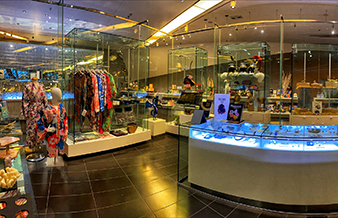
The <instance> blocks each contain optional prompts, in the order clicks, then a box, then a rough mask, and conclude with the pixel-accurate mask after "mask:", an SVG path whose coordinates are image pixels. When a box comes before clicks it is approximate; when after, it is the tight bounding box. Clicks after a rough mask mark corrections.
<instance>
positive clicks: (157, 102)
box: [146, 96, 162, 120]
mask: <svg viewBox="0 0 338 218" xmlns="http://www.w3.org/2000/svg"><path fill="white" fill-rule="evenodd" d="M152 107H153V110H152V111H151V112H150V114H151V116H153V119H154V120H156V117H157V114H158V108H161V107H162V104H161V101H160V100H159V99H158V96H156V97H155V98H153V100H152V102H149V100H148V101H147V102H146V108H152Z"/></svg>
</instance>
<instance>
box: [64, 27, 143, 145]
mask: <svg viewBox="0 0 338 218" xmlns="http://www.w3.org/2000/svg"><path fill="white" fill-rule="evenodd" d="M65 41H66V44H65V45H66V47H65V60H66V62H65V66H68V67H66V71H65V81H64V82H65V84H66V82H67V83H68V84H67V85H66V86H65V89H66V90H69V91H70V92H71V93H74V96H75V97H81V96H82V95H83V94H87V98H86V99H84V100H88V99H89V98H88V93H90V92H91V90H92V88H91V87H89V85H92V86H94V87H95V84H90V82H91V81H90V82H88V79H89V78H90V77H88V76H89V75H91V76H93V75H95V76H96V77H97V78H99V77H101V78H102V76H107V77H109V80H110V89H109V90H108V87H107V85H105V84H104V83H102V84H100V81H99V80H97V81H98V84H97V85H99V94H100V86H101V87H102V92H103V93H104V91H105V89H107V92H111V96H112V102H110V103H111V105H110V106H109V105H108V102H107V104H104V105H101V101H102V100H100V109H99V110H98V112H96V109H95V108H94V109H93V106H91V105H90V104H89V106H88V104H85V103H84V102H83V101H84V100H83V99H80V100H77V99H71V100H70V101H65V100H64V102H65V106H66V109H67V111H68V120H69V121H68V122H69V139H68V142H67V144H68V145H69V147H71V145H73V144H76V143H77V142H80V141H82V140H90V139H99V138H110V137H112V136H120V135H127V134H128V133H129V134H132V133H138V132H143V131H148V130H147V128H148V125H147V122H146V118H148V113H147V111H146V98H145V96H146V85H147V78H148V57H149V54H148V53H149V50H148V47H147V46H145V43H144V41H141V40H138V39H133V38H128V37H124V36H120V35H115V34H109V33H103V32H97V31H92V30H87V29H77V28H75V29H73V30H72V31H71V32H69V33H68V34H67V35H66V37H65ZM81 76H87V77H86V78H87V84H85V83H81V84H79V81H78V78H82V77H81ZM101 82H102V80H101ZM85 86H87V89H86V90H83V87H85ZM94 90H95V89H94ZM86 92H87V93H86ZM94 98H95V97H94ZM90 107H92V108H90ZM88 108H89V109H88ZM84 110H86V112H87V111H91V113H92V114H94V115H95V116H92V115H90V114H89V112H87V114H85V115H86V116H83V114H82V113H86V112H83V111H84ZM94 110H95V112H94ZM100 120H101V121H100ZM97 122H101V123H99V124H98V123H97ZM102 122H103V125H102ZM131 124H133V125H134V127H135V128H136V129H134V130H133V131H132V132H130V131H129V129H130V125H131ZM96 125H98V126H96ZM97 127H98V128H97ZM101 127H102V129H101ZM127 130H128V131H127ZM104 132H106V133H105V134H103V135H102V133H104ZM109 132H110V134H109ZM100 133H101V134H100Z"/></svg>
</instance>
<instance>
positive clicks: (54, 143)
mask: <svg viewBox="0 0 338 218" xmlns="http://www.w3.org/2000/svg"><path fill="white" fill-rule="evenodd" d="M40 117H41V119H40V120H39V121H38V126H39V130H40V131H43V132H44V134H43V135H42V138H43V139H44V138H45V139H46V140H47V143H48V156H49V157H57V156H58V153H60V154H64V145H65V141H66V140H67V137H68V117H67V113H66V109H65V108H64V107H63V105H62V104H59V103H58V104H57V106H55V105H51V104H49V105H47V106H46V107H45V108H44V109H43V110H41V111H40ZM48 127H54V128H55V131H54V132H47V129H48Z"/></svg>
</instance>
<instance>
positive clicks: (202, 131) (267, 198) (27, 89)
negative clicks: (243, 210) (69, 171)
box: [0, 0, 338, 213]
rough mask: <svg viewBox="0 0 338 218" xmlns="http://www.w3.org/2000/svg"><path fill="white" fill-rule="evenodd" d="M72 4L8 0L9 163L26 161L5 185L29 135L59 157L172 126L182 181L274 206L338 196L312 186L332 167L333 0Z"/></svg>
mask: <svg viewBox="0 0 338 218" xmlns="http://www.w3.org/2000/svg"><path fill="white" fill-rule="evenodd" d="M73 3H74V4H73ZM77 3H78V2H73V1H69V2H68V1H60V2H54V1H43V0H36V1H29V2H27V4H26V5H20V4H19V2H10V1H5V2H3V3H1V5H2V7H1V9H0V15H1V17H0V22H1V27H0V50H1V52H0V84H1V90H0V96H1V98H0V136H1V137H2V138H1V139H0V145H1V146H2V147H6V150H3V152H2V153H0V159H2V160H4V161H3V162H1V161H0V164H2V163H3V164H2V165H1V166H2V167H1V168H2V169H3V168H5V167H6V166H8V167H9V166H10V165H9V163H8V162H11V161H12V162H13V164H11V165H12V166H13V167H12V168H13V169H16V170H17V171H18V172H13V178H14V179H13V181H11V182H9V180H8V183H10V184H7V183H6V181H7V180H6V179H5V180H4V184H3V183H2V182H1V188H2V189H1V190H2V191H3V192H5V191H7V189H8V188H9V189H12V188H13V187H14V183H15V182H16V181H17V183H15V184H17V185H16V186H18V187H19V186H20V184H21V186H25V184H27V183H26V181H27V178H26V175H27V174H29V173H28V171H27V169H26V168H25V167H22V166H21V165H22V163H26V162H25V159H26V155H25V149H24V148H23V147H22V145H27V146H28V147H29V148H30V149H28V148H27V147H26V153H31V154H30V155H29V156H27V160H28V161H33V162H34V161H40V160H43V159H45V158H47V159H48V161H47V162H48V164H49V166H53V165H54V166H55V165H57V164H60V163H58V161H61V159H60V158H58V157H59V155H63V156H65V157H68V158H73V157H77V156H82V155H88V154H95V153H98V152H102V151H108V150H111V149H116V148H123V147H126V146H129V145H134V144H137V143H140V142H145V141H148V140H151V139H152V137H154V136H157V135H161V134H165V133H169V134H174V135H178V139H179V140H178V141H179V143H178V147H179V149H178V151H179V154H178V155H179V164H178V178H177V180H178V182H179V183H180V184H181V185H182V186H189V187H187V188H196V189H199V190H203V191H205V192H208V193H211V194H214V195H218V196H222V197H225V198H227V199H230V200H233V201H237V202H242V203H245V204H249V205H253V206H257V205H263V207H266V208H270V209H271V208H272V209H276V207H277V206H276V205H284V206H285V205H296V206H297V207H291V206H290V207H287V206H286V207H285V210H290V211H296V212H315V211H316V210H317V209H318V208H317V207H315V206H316V205H322V206H323V207H322V210H323V211H324V212H331V211H328V210H330V207H329V206H328V205H331V206H332V205H333V206H334V208H338V207H337V205H338V199H337V198H336V197H335V196H336V195H335V194H336V193H335V191H333V190H336V188H335V183H333V182H332V183H330V184H328V185H327V186H326V187H318V185H317V184H319V183H320V182H321V180H320V178H328V179H329V180H330V181H334V180H336V179H337V178H336V176H335V175H334V174H332V172H331V171H330V169H331V168H332V167H333V168H334V167H335V165H336V164H337V163H338V160H337V158H335V157H334V155H333V154H334V153H335V152H337V151H338V144H337V138H338V129H337V126H336V123H337V122H338V74H337V72H338V40H337V36H338V35H337V33H336V28H337V27H336V25H337V24H336V23H337V20H338V16H337V14H336V13H335V10H336V7H337V5H336V3H334V2H332V1H324V2H322V3H320V4H319V3H314V2H303V1H301V2H298V1H297V2H294V1H288V3H283V2H282V1H267V2H255V1H240V0H237V1H234V0H232V1H221V0H217V1H216V0H215V1H209V2H208V1H204V0H200V1H197V2H191V1H182V2H180V4H181V5H179V6H180V7H176V6H175V5H176V4H177V3H176V2H175V3H172V4H168V3H163V2H162V3H160V2H156V3H154V2H153V3H152V4H155V5H157V4H158V6H162V7H168V8H170V11H169V12H168V14H166V15H163V17H161V19H158V20H156V17H157V16H158V15H157V14H156V13H155V12H153V13H149V16H150V17H145V16H146V13H145V14H144V15H142V16H140V15H139V16H133V13H129V14H127V15H126V14H123V16H122V14H121V15H119V16H117V15H115V14H112V13H110V12H111V11H112V10H109V11H105V10H104V9H105V8H102V7H103V6H102V5H99V4H98V3H94V2H93V3H90V4H89V3H88V5H85V6H83V5H81V4H80V3H79V4H78V5H77ZM106 4H107V5H109V4H110V3H106ZM128 4H129V3H128ZM130 4H131V3H130ZM135 4H140V5H139V7H140V8H143V9H144V8H145V7H147V6H146V5H148V3H144V4H141V3H135ZM161 4H163V5H161ZM167 4H168V5H167ZM148 6H149V5H148ZM125 7H126V8H127V6H125ZM129 8H132V9H133V10H136V8H135V5H134V6H133V5H129ZM189 8H190V9H189ZM193 9H194V10H195V12H190V10H193ZM7 11H8V12H13V13H12V14H11V15H10V14H8V13H7ZM125 11H128V10H125ZM262 12H264V13H262ZM32 13H36V14H38V15H39V17H38V18H35V17H34V16H33V15H32ZM142 19H143V20H142ZM148 19H149V20H148ZM174 24H175V26H173V25H174ZM205 118H206V120H205ZM1 140H3V141H1ZM44 147H46V150H47V151H48V153H47V157H45V154H43V152H41V151H42V150H44ZM10 148H11V149H10ZM17 148H19V149H17ZM6 158H7V159H6ZM19 159H20V161H19ZM21 159H22V163H21ZM6 161H7V162H6ZM239 162H241V163H243V164H240V165H238V164H236V163H239ZM318 163H321V164H318ZM48 164H47V165H48ZM249 166H250V167H249ZM308 166H311V169H310V168H308ZM292 168H293V170H291V169H292ZM9 169H10V168H9ZM25 169H26V171H25ZM210 169H212V170H210ZM290 170H291V171H292V172H291V171H290ZM310 171H312V172H310ZM236 172H241V173H236ZM247 172H254V173H247ZM313 172H315V173H317V174H318V177H316V178H312V177H311V178H310V176H309V175H313ZM7 173H8V170H7ZM229 174H231V175H234V176H232V177H231V178H232V179H229V178H228V175H229ZM0 175H2V172H1V171H0ZM253 175H260V176H253ZM28 178H29V177H28ZM262 178H265V179H262ZM286 178H292V179H291V180H292V181H293V183H294V184H293V186H292V187H290V186H288V184H290V181H289V180H288V179H286ZM25 179H26V180H25ZM263 180H264V181H263ZM219 181H222V182H219ZM305 181H308V183H306V184H304V183H305ZM12 183H13V184H12ZM187 184H188V185H187ZM295 184H297V185H295ZM276 186H278V188H277V189H276ZM242 187H247V188H246V189H243V188H242ZM14 189H15V188H14ZM22 190H24V191H22ZM29 190H30V189H29V188H27V187H26V188H23V189H21V191H20V192H21V194H22V195H24V196H25V197H26V199H28V201H29V202H30V201H31V199H33V198H34V195H33V193H30V192H29ZM252 190H255V191H252ZM272 193H274V194H273V196H272V195H271V194H272ZM297 193H298V194H297ZM304 193H306V194H304ZM27 196H28V197H27ZM318 196H320V197H318ZM303 206H305V207H306V208H307V209H306V210H305V209H304V207H303ZM30 207H31V208H34V203H33V204H32V205H30V204H27V208H28V209H26V210H30V209H29V208H30ZM278 209H280V208H278ZM32 210H34V209H32ZM9 213H10V212H9Z"/></svg>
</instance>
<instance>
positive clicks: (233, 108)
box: [228, 103, 243, 123]
mask: <svg viewBox="0 0 338 218" xmlns="http://www.w3.org/2000/svg"><path fill="white" fill-rule="evenodd" d="M242 112H243V105H242V104H231V103H230V105H229V112H228V120H229V122H232V123H240V122H242Z"/></svg>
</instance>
